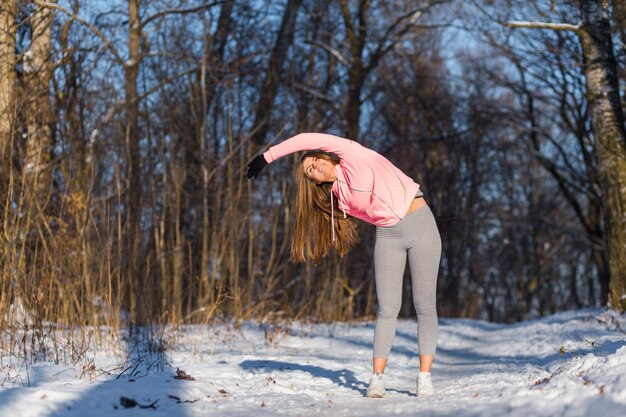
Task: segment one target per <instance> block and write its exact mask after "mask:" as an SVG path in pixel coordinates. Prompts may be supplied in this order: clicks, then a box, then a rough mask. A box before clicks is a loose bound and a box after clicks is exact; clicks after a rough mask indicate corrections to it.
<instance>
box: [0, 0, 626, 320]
mask: <svg viewBox="0 0 626 417" xmlns="http://www.w3.org/2000/svg"><path fill="white" fill-rule="evenodd" d="M624 7H626V6H624V4H623V2H617V1H615V2H610V4H609V2H603V1H581V2H576V1H572V2H564V3H563V4H561V2H559V3H558V4H557V3H556V2H552V1H548V0H546V1H536V2H522V1H513V0H511V1H506V2H489V1H484V2H483V1H478V0H475V1H471V2H460V1H453V0H448V1H443V0H424V1H420V2H414V1H400V2H393V5H392V4H391V3H390V2H385V1H375V0H359V1H343V0H323V1H310V0H285V1H282V2H275V1H269V0H262V1H258V2H246V1H237V0H224V1H215V2H208V1H196V2H188V1H179V0H157V1H151V2H147V1H141V0H128V1H117V2H113V3H110V4H109V3H107V4H106V5H105V4H104V3H103V4H99V5H95V4H93V3H90V2H82V1H79V0H67V1H59V2H56V1H38V0H37V1H34V0H33V1H27V0H7V1H3V2H2V6H0V144H1V154H0V157H1V161H0V163H1V168H0V192H1V193H0V197H1V201H0V223H1V224H2V226H0V228H1V232H2V233H1V237H0V247H1V252H0V273H1V274H2V283H1V284H0V285H1V290H2V292H1V294H0V311H2V315H1V316H0V317H2V319H1V320H2V328H3V329H6V328H10V327H12V326H14V325H16V320H17V318H16V317H17V316H16V315H15V311H16V306H23V307H24V308H25V309H26V310H28V311H31V312H33V314H34V315H35V316H34V317H35V318H34V319H33V320H34V321H35V322H38V323H43V322H56V323H61V322H63V323H68V324H81V325H82V324H110V325H118V324H125V323H147V322H159V323H172V324H181V323H189V322H203V321H208V320H211V319H213V318H214V317H220V316H223V317H234V318H236V319H248V318H275V317H281V316H284V317H289V318H312V317H315V318H318V319H323V320H345V319H353V318H357V317H367V316H371V315H372V314H373V313H374V311H375V292H374V285H373V270H372V264H371V255H372V249H373V248H372V243H373V239H372V233H373V228H372V227H371V226H368V225H365V224H363V225H361V226H360V234H361V236H362V237H363V239H362V241H361V243H360V244H359V245H358V247H357V248H356V249H355V250H353V251H352V252H351V253H350V254H349V255H347V256H346V257H345V258H344V259H340V258H337V257H329V258H328V259H326V260H325V261H324V262H323V263H322V264H320V265H317V266H314V265H308V264H307V265H297V264H293V263H290V262H289V244H290V240H289V239H290V226H291V222H292V219H293V217H294V214H293V209H294V208H293V201H294V195H295V190H294V181H293V180H292V177H293V166H294V161H295V160H296V158H297V157H296V156H294V157H288V158H284V160H280V161H277V162H276V163H275V164H274V166H272V169H271V170H268V172H267V173H265V172H264V175H263V176H262V178H260V179H259V180H258V181H256V182H255V183H254V184H251V183H250V182H249V181H247V179H246V178H245V175H244V171H245V167H246V165H247V163H248V162H249V161H250V160H251V159H252V158H253V157H254V156H255V155H256V154H257V153H258V152H261V151H263V150H264V149H265V148H266V147H267V146H268V145H270V144H272V143H276V142H277V141H279V140H282V139H284V138H286V137H288V136H290V135H293V134H295V133H297V132H302V131H322V132H329V133H335V134H339V135H343V136H346V137H350V138H354V139H357V140H359V141H360V142H362V143H363V144H364V145H366V146H370V147H372V148H374V149H376V150H378V151H379V152H381V153H383V154H385V155H386V156H388V157H389V159H391V160H392V161H393V162H394V163H396V164H397V165H398V166H399V167H400V168H401V169H403V170H404V171H405V172H407V173H408V174H409V175H411V176H412V177H414V178H415V179H416V180H417V182H418V183H420V184H422V187H423V191H424V193H425V195H426V197H427V201H428V202H429V204H430V205H431V206H432V207H433V208H434V211H435V212H437V213H445V214H453V215H454V216H456V218H457V219H458V222H459V227H458V230H457V232H456V233H454V234H451V235H445V236H444V252H443V259H442V265H441V274H440V279H439V300H438V305H439V310H440V312H441V314H442V315H443V316H460V317H479V318H486V319H489V320H497V321H513V320H521V319H524V318H527V317H534V316H539V315H544V314H549V313H551V312H555V311H558V310H562V309H568V308H580V307H584V306H598V305H605V304H606V303H607V302H608V301H610V302H611V305H612V306H613V307H614V308H616V309H618V310H623V309H624V305H623V303H624V301H623V299H624V293H625V290H624V285H625V284H624V282H625V281H626V280H625V279H624V277H623V273H624V271H626V267H623V265H622V263H623V262H624V259H626V257H623V254H622V253H621V252H619V242H622V247H624V245H623V241H624V234H625V233H626V227H625V226H624V223H623V222H624V221H625V220H624V218H625V217H624V212H625V210H624V199H623V198H624V195H623V190H624V189H625V188H624V186H623V178H624V175H626V170H625V169H624V160H625V159H626V151H624V134H623V130H624V129H623V128H624V122H623V112H622V107H623V96H624V91H625V89H624V85H626V83H625V80H626V78H625V74H626V72H625V70H624V68H625V58H624V56H625V54H624V46H623V41H624V39H625V37H624V36H625V35H624V33H625V30H624V27H625V26H624V17H623V16H624V14H623V13H621V12H620V11H623V10H624ZM574 17H576V18H574ZM576 19H577V20H576ZM575 20H576V21H575ZM514 21H517V22H520V21H532V22H534V25H535V26H537V25H538V24H539V23H544V24H545V25H544V26H545V27H546V28H547V29H545V30H544V29H542V30H537V29H533V30H530V29H523V28H518V29H512V28H510V27H507V26H506V25H504V23H505V22H514ZM548 23H550V24H551V25H553V26H550V25H548ZM557 23H558V24H559V25H561V26H559V27H556V24H557ZM567 25H570V26H567ZM576 25H578V26H576ZM527 26H528V25H527ZM548 26H550V27H548ZM552 29H557V30H552ZM598 33H599V34H600V35H602V36H604V37H600V38H599V37H597V36H596V34H598ZM611 42H614V43H611ZM596 54H604V55H601V56H597V55H596ZM611 62H612V64H611ZM604 63H607V65H609V66H610V65H613V67H611V68H612V69H611V71H613V72H612V73H611V72H610V71H609V74H608V75H606V74H607V73H606V72H605V73H604V74H605V75H602V74H603V73H602V71H603V69H604V70H606V68H607V67H604V66H603V65H604ZM597 74H600V75H597ZM603 77H605V78H603ZM607 77H608V78H607ZM593 80H595V81H594V82H595V84H594V83H593V82H591V81H593ZM611 88H612V89H613V90H611ZM603 91H604V92H605V93H606V92H607V91H608V92H609V93H607V94H605V93H603ZM620 91H621V95H620ZM606 100H608V103H610V106H609V107H608V108H607V107H606V106H605V103H606V102H607V101H606ZM620 115H621V116H620ZM613 116H614V117H615V118H614V119H613V118H611V117H613ZM620 117H622V118H621V119H620ZM620 187H622V188H621V190H622V191H620ZM620 216H621V217H620ZM620 222H621V223H620ZM620 239H621V240H620ZM407 285H409V284H408V280H407ZM409 294H410V292H408V291H407V292H406V295H407V296H409ZM411 308H412V307H411V306H410V302H409V301H408V300H407V302H406V303H405V308H404V310H403V314H410V313H411V311H410V309H411ZM7 313H10V314H7Z"/></svg>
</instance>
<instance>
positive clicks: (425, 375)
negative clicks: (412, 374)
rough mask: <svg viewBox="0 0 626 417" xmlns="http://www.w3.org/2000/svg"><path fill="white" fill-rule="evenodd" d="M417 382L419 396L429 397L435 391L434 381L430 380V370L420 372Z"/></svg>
mask: <svg viewBox="0 0 626 417" xmlns="http://www.w3.org/2000/svg"><path fill="white" fill-rule="evenodd" d="M416 382H417V396H418V397H428V396H430V395H433V394H434V393H435V389H434V388H433V382H432V381H431V380H430V372H420V373H419V375H418V376H417V381H416Z"/></svg>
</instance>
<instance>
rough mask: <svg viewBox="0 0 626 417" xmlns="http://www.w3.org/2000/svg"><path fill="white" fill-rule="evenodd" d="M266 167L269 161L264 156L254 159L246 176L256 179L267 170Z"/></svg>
mask: <svg viewBox="0 0 626 417" xmlns="http://www.w3.org/2000/svg"><path fill="white" fill-rule="evenodd" d="M265 165H267V161H266V160H265V157H264V156H263V155H262V154H261V155H258V156H257V157H256V158H254V159H253V160H252V162H250V163H249V164H248V173H247V174H246V175H247V176H248V179H251V178H256V177H257V175H259V172H261V170H262V169H263V168H265Z"/></svg>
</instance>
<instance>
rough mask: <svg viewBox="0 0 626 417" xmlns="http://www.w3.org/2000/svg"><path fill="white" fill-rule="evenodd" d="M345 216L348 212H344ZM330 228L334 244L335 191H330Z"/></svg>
mask: <svg viewBox="0 0 626 417" xmlns="http://www.w3.org/2000/svg"><path fill="white" fill-rule="evenodd" d="M343 214H344V216H345V214H346V212H345V211H344V213H343ZM330 228H331V229H332V236H333V242H334V241H335V205H334V204H333V190H332V188H331V189H330Z"/></svg>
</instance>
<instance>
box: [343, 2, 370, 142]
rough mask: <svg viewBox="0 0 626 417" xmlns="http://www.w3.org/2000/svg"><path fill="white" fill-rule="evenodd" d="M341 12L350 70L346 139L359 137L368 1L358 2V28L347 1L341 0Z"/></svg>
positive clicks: (345, 114) (345, 116)
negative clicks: (348, 51)
mask: <svg viewBox="0 0 626 417" xmlns="http://www.w3.org/2000/svg"><path fill="white" fill-rule="evenodd" d="M340 4H341V12H342V15H343V20H344V24H345V26H346V34H347V38H348V42H349V44H350V58H351V59H350V68H349V69H348V97H347V100H346V104H345V113H344V119H345V122H346V132H345V135H346V137H348V138H353V139H356V138H358V137H359V121H360V118H361V90H362V89H363V84H364V83H365V78H366V77H367V72H366V71H365V66H364V63H363V50H364V49H365V38H366V36H367V19H366V17H367V13H368V11H369V6H370V1H369V0H361V1H360V2H359V13H358V26H357V25H356V24H355V23H357V22H355V21H354V20H353V19H352V18H351V16H350V9H349V5H348V1H347V0H342V1H341V2H340Z"/></svg>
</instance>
